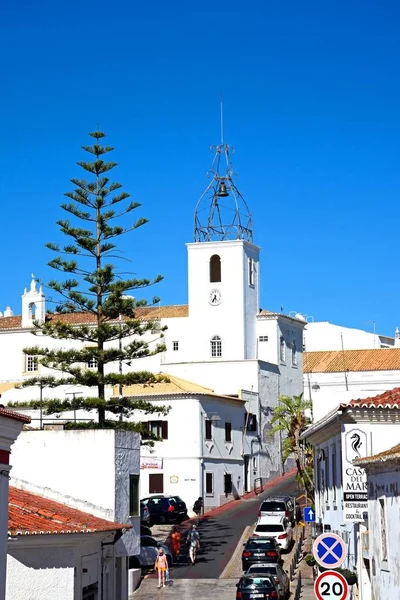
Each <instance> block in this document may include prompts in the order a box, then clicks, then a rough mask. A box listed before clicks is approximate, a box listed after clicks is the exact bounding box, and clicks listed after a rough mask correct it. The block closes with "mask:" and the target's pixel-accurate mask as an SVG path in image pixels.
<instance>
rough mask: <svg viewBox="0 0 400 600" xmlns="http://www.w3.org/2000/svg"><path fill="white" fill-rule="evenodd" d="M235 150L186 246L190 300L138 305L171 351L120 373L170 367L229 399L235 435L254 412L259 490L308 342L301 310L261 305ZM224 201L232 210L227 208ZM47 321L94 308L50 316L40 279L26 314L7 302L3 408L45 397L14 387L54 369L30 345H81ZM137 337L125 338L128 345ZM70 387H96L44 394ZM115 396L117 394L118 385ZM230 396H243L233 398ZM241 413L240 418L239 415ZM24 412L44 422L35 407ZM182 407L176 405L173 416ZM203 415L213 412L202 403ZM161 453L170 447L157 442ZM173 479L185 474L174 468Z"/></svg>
mask: <svg viewBox="0 0 400 600" xmlns="http://www.w3.org/2000/svg"><path fill="white" fill-rule="evenodd" d="M229 151H230V148H229V146H227V145H226V144H222V145H220V146H217V148H216V157H215V159H214V163H213V167H212V173H213V178H212V180H211V182H210V184H209V186H208V187H207V189H206V191H205V192H204V194H203V195H202V196H201V198H200V200H199V202H198V205H197V208H196V213H195V229H194V241H193V242H190V243H188V244H187V253H188V304H187V305H179V306H177V305H175V306H152V307H140V308H138V309H137V311H136V316H137V318H140V319H142V320H144V321H146V320H148V321H149V320H151V321H153V322H154V328H153V330H152V331H149V332H148V333H147V334H146V338H145V339H147V341H148V343H149V345H150V347H152V345H155V344H156V343H157V342H158V341H159V338H160V330H161V329H162V328H164V327H165V326H166V327H167V329H166V331H165V333H164V336H165V338H164V343H165V345H166V350H165V351H164V352H162V353H160V354H156V355H154V356H149V357H147V358H143V359H140V360H137V361H135V362H134V363H132V364H131V365H128V364H125V363H123V364H122V365H121V369H122V370H123V372H128V371H130V370H148V371H152V372H154V373H161V372H162V373H165V374H167V375H170V376H171V377H178V378H181V379H183V380H185V381H187V382H192V383H194V384H196V385H199V386H204V387H206V388H208V389H209V390H211V393H212V394H214V395H215V396H214V397H212V396H211V399H212V398H213V399H214V402H215V403H218V405H221V402H223V400H221V398H222V399H223V398H224V397H225V398H226V402H225V405H224V408H223V409H222V408H221V409H220V412H221V415H222V413H223V414H224V415H225V416H224V420H226V421H228V416H227V414H228V413H229V410H230V407H231V410H233V411H234V414H235V417H234V419H231V422H232V424H233V423H234V424H235V425H234V427H235V431H233V432H232V435H233V437H235V436H236V437H235V439H238V440H239V439H240V440H241V439H242V438H243V437H244V436H243V430H244V427H245V423H246V419H247V420H248V416H246V415H251V419H252V420H253V423H254V425H255V431H253V432H252V438H251V443H250V442H249V443H243V444H240V450H239V449H238V450H237V452H239V454H238V455H237V456H236V450H235V460H238V461H239V463H240V462H241V469H242V470H243V469H245V465H247V468H248V465H252V467H251V468H250V469H249V474H248V475H246V477H247V479H248V482H247V485H248V486H251V485H252V483H253V479H254V478H255V477H264V478H271V477H273V476H276V475H279V474H280V473H282V471H283V465H282V461H281V452H280V446H281V439H280V436H279V434H276V435H275V436H274V437H272V436H271V435H270V430H271V425H270V421H271V416H272V411H273V409H274V407H276V406H277V404H278V402H279V396H280V395H289V396H292V395H294V394H299V393H301V392H302V390H303V361H302V348H303V329H304V326H305V325H306V323H305V319H304V318H302V317H301V316H300V315H296V316H293V317H292V316H288V315H285V314H280V313H273V312H269V311H267V310H262V309H261V308H260V283H261V261H260V248H259V247H258V246H257V245H256V243H254V241H253V230H252V221H251V216H250V212H249V210H248V207H247V204H246V202H245V201H244V199H243V197H242V196H241V194H240V192H239V191H238V189H237V187H236V185H235V183H234V181H233V179H232V177H233V175H232V174H233V168H232V165H231V162H230V154H229ZM220 159H221V164H222V162H224V164H225V159H226V164H227V165H228V166H227V169H226V172H223V173H221V171H220ZM222 159H224V160H222ZM221 199H223V202H222V203H220V201H221ZM222 204H223V205H224V206H229V207H230V208H229V210H225V209H224V208H223V207H222ZM44 319H59V320H65V321H67V322H69V323H71V322H72V323H77V324H78V323H79V324H80V323H89V324H90V319H91V316H90V315H89V314H86V313H74V314H64V315H52V316H50V315H47V314H46V298H45V295H44V293H43V291H42V290H41V289H37V283H36V281H35V279H34V278H32V281H31V285H30V288H29V290H25V292H24V294H23V295H22V315H18V316H16V315H13V314H12V311H11V309H10V308H9V307H8V308H7V310H6V311H5V312H4V316H2V317H0V392H2V402H3V403H4V404H6V403H7V402H9V401H18V402H19V401H21V402H22V401H23V400H26V399H28V398H29V399H34V398H39V387H30V388H23V389H16V388H15V386H16V385H17V384H18V383H20V382H22V381H23V380H24V379H26V378H28V377H32V376H40V375H49V374H54V373H51V372H50V371H49V370H48V369H46V368H44V367H43V366H41V365H40V364H39V361H38V360H37V358H36V357H35V356H29V355H28V356H27V355H25V354H24V353H23V348H26V347H32V346H35V345H39V346H43V347H50V348H73V347H78V346H79V344H80V343H79V342H77V341H75V340H55V339H51V338H47V337H45V336H43V335H40V334H39V335H37V336H33V335H32V329H33V321H34V320H37V321H43V320H44ZM131 341H132V340H130V339H126V340H124V341H123V343H126V344H128V343H130V342H131ZM117 343H118V342H117ZM119 366H120V365H119V364H118V363H117V364H114V365H111V366H109V369H110V371H118V368H119ZM87 368H96V365H95V364H88V365H87ZM72 392H75V393H79V392H82V393H88V390H85V389H83V388H79V389H78V386H73V390H72V389H71V386H69V387H68V386H60V387H58V388H55V389H50V390H49V389H43V390H41V393H42V394H43V398H50V397H55V396H58V397H61V398H66V396H65V394H69V393H72ZM107 393H108V395H109V396H111V395H113V393H114V390H113V389H112V388H111V386H110V389H109V390H108V391H107ZM229 397H232V398H236V399H240V398H242V399H245V401H244V402H237V403H235V402H233V401H232V400H230V399H229ZM157 400H160V398H159V397H157ZM161 400H162V398H161ZM174 406H179V404H177V403H175V404H174ZM238 407H239V408H238ZM239 409H240V411H242V417H241V418H237V411H238V410H239ZM19 410H20V409H19ZM24 412H25V413H26V414H29V415H30V416H31V417H32V423H33V424H36V426H39V421H38V414H37V412H36V413H35V414H34V413H33V411H32V410H29V411H28V410H24ZM178 412H179V410H178V411H177V410H176V409H174V411H173V414H174V415H176V414H178ZM200 412H202V413H204V414H205V413H206V409H204V402H203V408H201V410H200ZM200 412H199V410H197V409H196V410H193V411H192V412H191V413H190V414H191V415H192V416H191V417H190V418H191V419H193V420H194V422H193V423H190V424H189V423H186V424H185V426H186V427H188V426H190V427H196V428H197V429H198V428H199V418H203V417H199V414H200ZM186 415H189V413H188V412H185V413H182V416H185V418H186ZM65 418H68V419H70V418H71V415H63V416H62V419H64V420H65ZM87 418H88V415H87V413H85V419H87ZM89 418H90V416H89ZM93 418H94V417H93ZM138 418H140V417H138ZM171 418H172V417H171ZM174 418H175V417H174ZM204 418H207V414H205V417H204ZM51 420H52V421H54V420H55V419H51ZM43 423H44V424H46V423H47V421H46V420H44V421H43ZM40 424H42V423H40ZM197 429H196V431H197ZM208 441H209V440H208ZM223 442H224V443H225V440H223ZM197 447H198V448H200V451H199V452H198V454H197V455H196V456H197V460H200V461H201V460H202V459H203V458H204V457H203V456H201V455H202V454H203V451H204V447H205V446H204V445H203V444H198V445H197ZM168 451H170V450H168ZM174 451H176V452H177V453H178V454H179V458H182V456H185V454H186V453H187V448H186V447H185V445H184V444H183V445H178V446H177V447H175V450H174ZM157 452H162V449H160V448H157ZM173 475H177V476H178V475H179V474H178V473H175V472H173V470H172V471H171V476H173ZM243 480H244V471H242V477H241V481H242V482H243ZM236 483H237V478H236ZM240 485H241V486H242V483H241V484H240ZM204 488H205V483H204Z"/></svg>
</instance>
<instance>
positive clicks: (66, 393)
mask: <svg viewBox="0 0 400 600" xmlns="http://www.w3.org/2000/svg"><path fill="white" fill-rule="evenodd" d="M81 394H83V392H65V395H66V396H72V402H73V404H74V423H76V406H75V396H79V395H81Z"/></svg>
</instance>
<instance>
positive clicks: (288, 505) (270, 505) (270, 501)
mask: <svg viewBox="0 0 400 600" xmlns="http://www.w3.org/2000/svg"><path fill="white" fill-rule="evenodd" d="M295 504H296V502H295V499H294V498H292V497H291V496H274V497H270V498H266V499H265V500H263V502H261V505H260V510H259V512H258V516H259V517H286V519H289V520H290V522H291V523H292V525H294V523H295V521H296V506H295Z"/></svg>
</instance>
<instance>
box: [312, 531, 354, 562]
mask: <svg viewBox="0 0 400 600" xmlns="http://www.w3.org/2000/svg"><path fill="white" fill-rule="evenodd" d="M313 554H314V558H315V560H316V561H317V562H318V563H319V564H320V565H322V566H323V567H326V568H328V569H335V568H336V567H340V565H341V564H342V563H343V562H344V560H345V558H346V554H347V548H346V544H345V543H344V541H343V540H342V538H341V537H340V536H338V535H336V533H323V534H322V535H320V536H318V537H317V539H316V540H315V542H314V545H313Z"/></svg>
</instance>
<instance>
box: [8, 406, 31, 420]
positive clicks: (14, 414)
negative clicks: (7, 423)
mask: <svg viewBox="0 0 400 600" xmlns="http://www.w3.org/2000/svg"><path fill="white" fill-rule="evenodd" d="M0 417H6V418H7V419H14V421H21V423H30V422H31V418H30V417H27V416H25V415H21V414H20V413H17V412H14V411H13V410H10V409H9V408H0Z"/></svg>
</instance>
